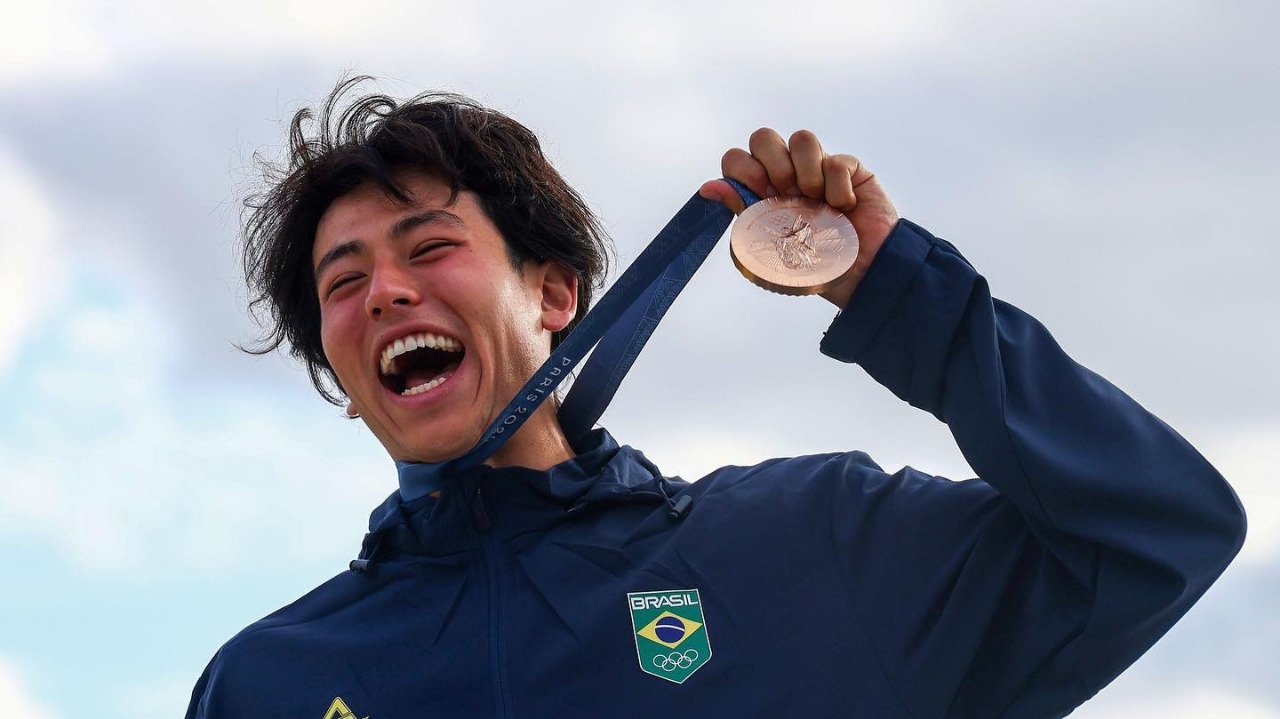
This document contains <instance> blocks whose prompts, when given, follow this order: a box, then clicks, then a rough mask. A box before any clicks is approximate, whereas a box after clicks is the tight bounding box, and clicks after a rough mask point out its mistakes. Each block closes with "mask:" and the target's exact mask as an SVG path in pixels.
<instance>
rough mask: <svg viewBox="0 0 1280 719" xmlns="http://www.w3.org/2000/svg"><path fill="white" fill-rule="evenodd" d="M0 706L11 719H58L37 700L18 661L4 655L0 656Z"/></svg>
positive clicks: (47, 707) (46, 706)
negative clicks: (18, 718)
mask: <svg viewBox="0 0 1280 719" xmlns="http://www.w3.org/2000/svg"><path fill="white" fill-rule="evenodd" d="M0 706H2V707H3V708H4V712H5V714H6V715H7V716H11V717H22V719H58V715H57V714H55V713H54V711H53V710H52V709H50V708H49V706H48V705H47V704H45V703H43V702H41V701H38V700H37V699H36V698H35V695H34V694H33V692H32V690H31V685H30V677H29V675H28V674H27V673H26V672H25V671H24V670H23V669H22V667H21V666H19V664H18V662H17V661H16V660H14V659H13V658H11V657H8V656H5V655H3V654H0Z"/></svg>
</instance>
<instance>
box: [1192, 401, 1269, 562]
mask: <svg viewBox="0 0 1280 719" xmlns="http://www.w3.org/2000/svg"><path fill="white" fill-rule="evenodd" d="M1204 454H1205V456H1206V457H1207V458H1208V459H1209V460H1210V461H1211V462H1213V464H1214V466H1215V467H1217V468H1218V471H1220V472H1222V474H1223V476H1224V477H1226V478H1227V481H1228V482H1230V483H1231V486H1232V487H1234V488H1235V490H1236V493H1237V494H1238V495H1239V496H1240V501H1241V503H1242V504H1243V505H1244V509H1245V513H1246V514H1247V515H1248V518H1249V533H1248V536H1247V538H1246V539H1245V545H1244V549H1242V550H1241V551H1240V556H1239V557H1238V558H1237V560H1236V561H1237V562H1238V563H1240V564H1243V565H1255V566H1256V565H1264V566H1265V565H1271V566H1274V565H1275V563H1276V561H1277V559H1280V482H1277V481H1276V471H1277V468H1280V426H1276V425H1260V426H1252V427H1243V428H1239V429H1237V430H1235V431H1234V432H1231V433H1222V434H1220V435H1218V436H1217V437H1215V438H1212V439H1210V440H1208V442H1206V443H1205V444H1204Z"/></svg>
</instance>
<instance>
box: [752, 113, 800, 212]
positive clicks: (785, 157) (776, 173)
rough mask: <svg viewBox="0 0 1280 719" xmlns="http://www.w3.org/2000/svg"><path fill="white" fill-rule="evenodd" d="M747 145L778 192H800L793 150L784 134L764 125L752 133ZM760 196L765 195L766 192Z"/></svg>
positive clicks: (791, 193)
mask: <svg viewBox="0 0 1280 719" xmlns="http://www.w3.org/2000/svg"><path fill="white" fill-rule="evenodd" d="M747 146H748V147H749V148H751V157H752V158H753V159H755V160H756V161H757V162H759V163H760V165H761V166H762V167H763V168H764V171H765V173H766V174H767V175H768V176H769V184H770V185H773V188H774V189H775V190H777V192H778V194H780V195H797V194H800V193H799V191H798V190H797V188H796V168H795V166H794V165H793V164H792V163H791V152H790V151H789V150H788V149H787V143H786V142H785V141H783V139H782V135H779V134H778V133H777V132H775V131H774V130H773V128H769V127H762V128H760V129H759V130H756V131H755V132H753V133H751V139H750V141H749V142H748V145H747ZM753 189H754V188H753ZM760 196H761V197H764V194H763V193H762V194H761V195H760Z"/></svg>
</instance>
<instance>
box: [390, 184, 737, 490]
mask: <svg viewBox="0 0 1280 719" xmlns="http://www.w3.org/2000/svg"><path fill="white" fill-rule="evenodd" d="M728 182H729V184H730V185H732V186H733V188H734V189H735V190H737V192H738V194H739V195H740V196H741V197H742V199H743V201H744V202H745V203H746V204H747V205H748V206H750V205H752V204H754V203H755V202H758V201H759V199H760V198H759V197H757V196H756V195H755V194H754V193H752V192H751V190H749V189H747V187H746V186H745V185H742V184H741V183H739V182H736V181H734V180H728ZM732 220H733V213H732V212H730V211H729V210H728V208H726V207H725V206H724V205H722V204H720V203H719V202H716V201H714V200H708V199H706V198H704V197H702V196H700V195H694V196H693V198H692V199H690V200H689V201H688V202H686V203H685V205H684V207H682V208H680V211H679V212H677V213H676V215H675V217H672V218H671V221H670V222H668V223H667V225H666V227H663V228H662V231H661V232H659V233H658V236H657V237H655V238H654V239H653V241H652V242H650V243H649V246H648V247H646V248H645V250H644V252H641V253H640V256H639V257H637V258H636V260H635V262H633V263H632V264H631V266H630V267H628V268H627V270H626V271H625V272H623V273H622V276H621V277H619V278H618V281H617V282H615V283H614V284H613V287H611V288H609V291H608V292H607V293H605V296H604V297H602V298H601V299H600V301H599V302H597V303H596V306H595V308H594V309H592V310H591V311H590V312H588V313H587V314H586V316H585V317H583V318H582V321H581V322H579V323H578V326H577V327H575V328H574V330H573V332H570V333H569V336H568V337H566V338H564V340H563V341H561V342H560V344H559V345H557V346H556V349H555V351H554V352H552V353H551V356H550V357H549V358H548V359H547V361H546V362H544V363H543V364H542V366H541V367H540V368H538V371H537V372H535V373H534V374H533V377H531V378H529V381H528V382H526V383H525V385H524V387H523V388H521V390H520V392H519V393H517V394H516V396H515V398H514V399H512V400H511V402H510V403H509V404H508V405H507V406H506V408H505V409H504V410H503V411H502V413H501V414H499V415H498V418H497V419H495V420H494V421H493V423H492V424H490V425H489V427H488V429H486V430H485V432H484V435H483V436H482V437H481V439H480V441H479V442H477V443H476V446H474V447H472V448H471V450H470V451H468V452H467V453H466V454H464V455H462V456H460V457H455V458H454V459H451V460H448V461H445V462H402V461H397V462H396V469H397V470H398V472H399V475H400V497H401V498H402V499H403V500H404V501H406V502H408V501H412V500H414V499H417V498H419V497H423V496H425V495H427V494H430V493H431V492H434V491H435V490H437V489H439V488H440V487H441V486H442V485H443V484H444V483H445V480H446V478H447V477H449V476H450V475H453V474H456V473H458V472H462V471H465V470H468V469H471V468H472V467H475V466H477V465H479V464H480V463H482V462H484V461H485V460H486V459H488V458H489V456H490V455H492V454H493V453H494V452H496V451H497V450H498V448H499V447H501V446H502V443H503V442H505V441H506V440H507V438H508V437H510V436H511V435H513V434H515V432H516V430H518V429H520V426H521V425H523V424H524V422H525V420H527V419H528V418H529V417H530V416H531V415H532V414H533V412H534V410H536V409H537V408H538V406H539V405H541V404H542V402H543V400H545V399H547V398H548V397H550V396H551V395H553V394H554V393H555V390H556V388H557V387H559V386H560V383H561V382H563V381H564V380H565V378H566V377H568V376H569V373H570V372H571V371H572V370H573V368H574V367H575V366H577V364H578V363H579V362H580V361H582V358H583V357H584V356H586V354H587V353H588V352H590V351H591V348H592V347H596V351H595V352H594V353H593V354H592V355H591V359H590V360H588V361H587V364H586V365H584V366H583V368H582V371H581V372H580V373H579V374H578V378H577V380H575V381H574V383H573V387H572V388H571V389H570V391H569V394H568V395H567V396H566V397H565V399H564V402H563V403H562V404H561V406H560V410H559V413H558V417H559V420H560V427H561V429H563V431H564V434H565V437H566V438H568V439H569V441H570V442H571V443H572V442H574V441H575V440H577V439H580V438H581V437H582V436H583V435H585V434H586V433H588V432H590V431H591V428H592V427H593V426H595V423H596V420H598V419H600V415H601V414H603V413H604V410H605V408H606V407H608V406H609V401H610V400H612V399H613V395H614V394H615V393H617V391H618V387H619V385H621V384H622V380H623V378H624V377H626V374H627V371H628V370H630V369H631V365H632V364H633V363H634V362H635V360H636V357H638V356H639V355H640V351H641V350H642V349H644V345H645V343H646V342H648V341H649V337H650V336H651V335H652V334H653V330H654V329H655V328H656V327H657V326H658V323H659V322H661V321H662V316H663V315H665V314H666V312H667V309H668V308H670V307H671V303H672V302H674V301H675V299H676V297H677V296H679V294H680V292H681V290H683V289H684V287H685V285H686V284H688V282H689V279H690V278H692V277H693V273H695V272H697V271H698V268H699V267H701V266H702V262H703V261H704V260H706V258H707V255H709V254H710V253H711V249H712V248H713V247H715V245H716V243H717V242H718V241H719V240H720V237H721V236H722V235H724V231H725V230H726V229H727V228H728V227H729V223H730V222H731V221H732ZM597 343H598V345H599V346H598V347H597V346H596V345H597Z"/></svg>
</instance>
